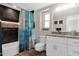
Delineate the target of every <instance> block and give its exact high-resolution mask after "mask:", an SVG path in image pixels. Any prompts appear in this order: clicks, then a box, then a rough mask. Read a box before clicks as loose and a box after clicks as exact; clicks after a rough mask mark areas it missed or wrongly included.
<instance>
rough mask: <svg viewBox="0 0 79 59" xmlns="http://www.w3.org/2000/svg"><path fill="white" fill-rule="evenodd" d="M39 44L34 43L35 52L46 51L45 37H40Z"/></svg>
mask: <svg viewBox="0 0 79 59" xmlns="http://www.w3.org/2000/svg"><path fill="white" fill-rule="evenodd" d="M39 40H40V42H39V43H36V45H35V50H36V51H38V52H42V51H44V50H46V48H45V47H46V36H40V39H39Z"/></svg>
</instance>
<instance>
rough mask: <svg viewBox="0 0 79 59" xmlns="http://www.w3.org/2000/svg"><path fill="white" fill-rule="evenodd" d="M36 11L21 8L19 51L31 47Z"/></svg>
mask: <svg viewBox="0 0 79 59" xmlns="http://www.w3.org/2000/svg"><path fill="white" fill-rule="evenodd" d="M33 19H34V11H26V10H21V12H20V17H19V22H20V26H19V43H20V44H19V51H20V52H22V51H24V50H27V49H29V46H30V44H32V42H31V43H29V38H30V37H32V29H33V28H34V27H35V26H34V21H33Z"/></svg>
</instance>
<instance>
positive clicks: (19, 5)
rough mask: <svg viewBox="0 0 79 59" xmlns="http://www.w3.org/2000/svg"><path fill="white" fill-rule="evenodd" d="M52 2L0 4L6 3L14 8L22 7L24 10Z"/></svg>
mask: <svg viewBox="0 0 79 59" xmlns="http://www.w3.org/2000/svg"><path fill="white" fill-rule="evenodd" d="M52 4H53V3H2V5H6V6H9V7H11V8H14V9H17V8H22V9H25V10H38V9H41V8H43V7H46V6H49V5H52Z"/></svg>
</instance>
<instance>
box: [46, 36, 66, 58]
mask: <svg viewBox="0 0 79 59" xmlns="http://www.w3.org/2000/svg"><path fill="white" fill-rule="evenodd" d="M46 43H47V49H46V50H47V51H46V52H47V55H48V56H65V55H67V45H66V40H65V39H64V38H56V37H51V36H48V37H47V41H46Z"/></svg>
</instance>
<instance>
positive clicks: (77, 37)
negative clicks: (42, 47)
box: [46, 34, 79, 39]
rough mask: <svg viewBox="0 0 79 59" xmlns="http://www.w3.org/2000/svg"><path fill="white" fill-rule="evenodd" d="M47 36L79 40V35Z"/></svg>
mask: <svg viewBox="0 0 79 59" xmlns="http://www.w3.org/2000/svg"><path fill="white" fill-rule="evenodd" d="M46 36H53V37H64V38H75V39H79V35H64V34H48V35H46Z"/></svg>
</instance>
